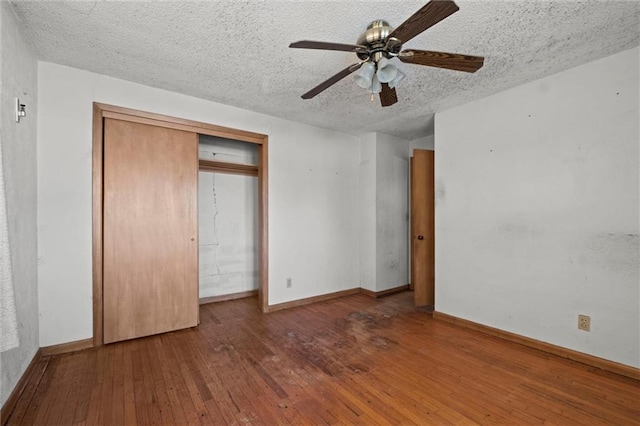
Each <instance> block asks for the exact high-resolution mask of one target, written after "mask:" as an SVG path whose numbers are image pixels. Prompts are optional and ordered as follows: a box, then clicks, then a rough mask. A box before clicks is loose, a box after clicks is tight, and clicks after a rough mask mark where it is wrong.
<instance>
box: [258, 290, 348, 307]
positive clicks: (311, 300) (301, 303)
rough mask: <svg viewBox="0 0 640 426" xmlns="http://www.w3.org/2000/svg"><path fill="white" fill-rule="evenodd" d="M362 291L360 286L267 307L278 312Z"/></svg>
mask: <svg viewBox="0 0 640 426" xmlns="http://www.w3.org/2000/svg"><path fill="white" fill-rule="evenodd" d="M356 293H360V287H356V288H350V289H348V290H342V291H336V292H334V293H327V294H321V295H319V296H312V297H307V298H304V299H298V300H292V301H291V302H284V303H277V304H275V305H270V306H268V307H267V312H276V311H281V310H283V309H289V308H296V307H298V306H304V305H310V304H312V303H318V302H324V301H325V300H331V299H337V298H338V297H344V296H349V295H351V294H356Z"/></svg>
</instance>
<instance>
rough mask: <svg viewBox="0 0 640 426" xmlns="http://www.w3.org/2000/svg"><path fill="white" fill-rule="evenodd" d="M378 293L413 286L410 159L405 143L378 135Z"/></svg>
mask: <svg viewBox="0 0 640 426" xmlns="http://www.w3.org/2000/svg"><path fill="white" fill-rule="evenodd" d="M376 142H377V144H376V145H377V146H376V147H377V153H376V194H377V195H376V231H377V232H376V281H377V284H376V291H384V290H388V289H390V288H394V287H399V286H402V285H406V284H409V269H408V267H409V253H408V246H407V235H408V232H409V216H408V214H409V157H410V144H409V142H408V141H406V140H404V139H399V138H395V137H392V136H388V135H384V134H382V133H378V134H377V138H376Z"/></svg>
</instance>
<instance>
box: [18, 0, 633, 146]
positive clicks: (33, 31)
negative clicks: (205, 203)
mask: <svg viewBox="0 0 640 426" xmlns="http://www.w3.org/2000/svg"><path fill="white" fill-rule="evenodd" d="M424 3H425V1H415V0H403V1H369V2H364V1H340V2H331V1H322V2H320V1H303V0H292V1H231V0H226V1H202V2H199V1H193V2H177V1H169V2H102V1H96V2H94V1H90V2H87V1H79V2H52V1H46V2H39V1H13V2H12V5H13V7H14V8H15V10H16V12H17V14H18V16H19V17H20V19H21V20H22V23H23V25H24V29H25V32H26V34H27V35H28V37H29V38H30V40H31V42H32V43H33V45H34V46H35V49H36V50H37V53H38V56H39V59H41V60H44V61H49V62H54V63H58V64H62V65H68V66H71V67H75V68H80V69H83V70H88V71H92V72H96V73H100V74H105V75H108V76H112V77H116V78H121V79H125V80H129V81H133V82H137V83H141V84H145V85H149V86H153V87H158V88H162V89H166V90H171V91H174V92H179V93H184V94H187V95H192V96H196V97H199V98H203V99H208V100H211V101H215V102H220V103H223V104H228V105H233V106H237V107H240V108H244V109H248V110H251V111H256V112H261V113H266V114H270V115H273V116H277V117H282V118H287V119H290V120H294V121H298V122H302V123H308V124H312V125H315V126H319V127H325V128H330V129H334V130H338V131H342V132H346V133H351V134H356V135H358V134H361V133H363V132H382V133H386V134H389V135H393V136H398V137H402V138H405V139H416V138H419V137H423V136H426V135H429V134H432V133H433V114H434V113H435V112H440V111H443V110H445V109H448V108H451V107H453V106H457V105H460V104H463V103H466V102H468V101H471V100H475V99H478V98H482V97H484V96H487V95H489V94H493V93H496V92H499V91H502V90H505V89H507V88H510V87H514V86H517V85H520V84H523V83H526V82H529V81H532V80H536V79H539V78H541V77H544V76H548V75H551V74H555V73H557V72H559V71H562V70H565V69H568V68H571V67H575V66H577V65H581V64H583V63H586V62H590V61H593V60H596V59H599V58H601V57H605V56H609V55H612V54H614V53H616V52H619V51H622V50H625V49H630V48H632V47H635V46H637V45H638V44H639V43H640V2H637V1H627V2H619V1H566V0H563V1H549V2H547V1H545V2H542V1H508V2H506V1H459V2H457V3H458V5H459V6H460V11H458V12H457V13H455V14H454V15H452V16H450V17H449V18H447V19H445V20H444V21H442V22H440V23H438V24H437V25H435V26H434V27H432V28H430V29H428V30H427V31H425V32H424V33H422V34H421V35H419V36H417V37H416V38H414V39H413V40H411V41H409V42H408V43H407V44H406V45H405V48H415V49H425V50H436V51H445V52H453V53H466V54H471V55H477V56H484V57H485V66H484V68H482V69H481V70H480V71H478V72H477V73H475V74H466V73H461V72H457V71H450V70H442V69H437V68H430V67H422V66H415V65H408V64H401V63H400V62H399V61H398V60H397V59H396V60H394V61H396V62H397V63H398V64H399V67H400V69H402V71H403V72H404V73H405V74H406V75H407V78H406V79H405V80H404V81H403V84H402V85H401V87H399V88H398V97H399V102H398V103H397V104H395V105H394V106H392V107H388V108H381V107H380V104H379V101H378V100H377V99H376V100H375V101H374V102H373V103H371V102H370V101H369V95H368V93H366V92H365V91H363V90H362V89H360V88H359V87H357V86H356V85H355V84H354V83H353V81H352V79H351V77H347V78H346V79H344V80H342V81H341V82H339V83H337V84H336V85H334V86H333V87H331V88H329V89H328V90H326V91H325V92H323V93H321V94H320V95H318V96H317V97H315V98H314V99H312V100H307V101H305V100H302V99H301V98H300V95H301V94H302V93H304V92H306V91H307V90H309V89H311V88H312V87H314V86H316V85H317V84H319V83H320V82H322V81H324V80H325V79H327V78H328V77H330V76H331V75H333V74H335V73H337V72H338V71H340V70H342V69H343V68H345V67H346V66H348V65H349V64H351V63H354V62H356V61H357V58H356V55H355V54H351V53H345V52H328V51H313V50H300V49H289V48H288V45H289V43H290V42H293V41H297V40H302V39H311V40H321V41H335V42H343V43H353V42H355V40H356V38H357V37H358V35H359V34H360V33H361V32H362V31H363V30H364V29H365V27H366V25H367V24H368V23H369V22H371V21H372V20H374V19H380V18H382V19H386V20H388V21H389V22H390V23H391V25H392V26H397V25H399V24H400V23H401V22H403V21H404V20H405V19H406V18H408V17H409V16H410V15H411V14H413V13H414V12H415V11H416V10H418V9H419V8H420V7H421V6H422V5H423V4H424ZM586 90H588V88H586ZM211 121H212V122H215V117H212V119H211Z"/></svg>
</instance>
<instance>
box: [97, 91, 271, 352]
mask: <svg viewBox="0 0 640 426" xmlns="http://www.w3.org/2000/svg"><path fill="white" fill-rule="evenodd" d="M207 138H209V139H207ZM200 139H203V140H205V144H204V145H205V146H206V145H207V144H206V141H207V140H217V141H226V142H225V143H227V145H229V144H231V145H232V144H233V143H236V141H241V142H242V143H244V144H245V145H246V146H245V148H244V150H245V154H246V155H250V156H251V157H252V158H251V161H250V163H252V164H239V165H231V166H229V164H228V163H227V162H224V161H222V162H221V161H215V160H214V161H207V160H205V165H204V168H205V169H207V168H209V169H216V168H222V169H225V172H224V176H228V175H229V174H238V175H240V176H237V177H239V178H241V179H247V178H251V179H253V181H251V182H244V183H242V184H241V185H240V186H237V185H236V186H235V187H231V188H230V189H231V191H235V190H237V188H239V187H242V188H245V191H247V194H246V195H245V196H244V197H242V198H241V199H242V200H245V201H247V200H248V201H247V203H248V204H250V206H248V207H247V206H244V207H247V208H250V209H252V210H253V211H254V214H253V215H252V217H251V219H250V220H251V226H248V227H247V226H245V227H244V228H246V229H247V230H248V231H247V232H248V233H250V234H251V235H250V236H247V238H250V239H251V241H252V242H251V244H239V245H238V247H230V246H227V247H221V248H222V250H221V251H219V252H216V253H215V255H216V257H217V258H216V259H214V261H219V263H218V264H217V265H215V262H214V266H216V268H217V269H216V272H219V274H218V275H220V277H218V278H222V279H223V280H224V279H228V278H233V277H234V274H235V275H236V276H237V273H236V272H237V271H233V270H231V271H229V270H228V268H227V267H228V266H229V265H228V264H225V263H224V262H225V258H224V256H227V260H229V259H231V260H230V262H227V263H232V264H233V263H234V262H235V263H237V262H238V261H239V259H240V258H242V256H240V255H241V254H242V253H240V252H242V251H243V250H244V251H246V253H244V254H246V255H247V256H244V258H245V259H248V261H247V262H248V263H249V264H250V265H244V266H243V267H242V268H241V269H242V271H243V274H244V275H243V276H242V280H240V281H239V282H240V283H241V287H240V288H241V291H251V292H254V293H255V292H257V290H258V289H259V290H260V291H259V303H260V307H261V309H262V310H263V311H266V310H267V307H268V301H267V294H266V293H267V292H266V289H267V278H266V277H267V247H268V246H267V232H266V230H267V179H266V176H267V175H266V171H267V137H266V136H265V135H260V134H256V133H251V132H245V131H241V130H236V129H230V128H225V127H221V126H215V125H211V124H206V123H200V122H195V121H190V120H184V119H179V118H173V117H168V116H162V115H158V114H152V113H146V112H141V111H135V110H130V109H127V108H122V107H116V106H110V105H104V104H98V103H95V104H94V128H93V313H94V345H100V344H103V343H111V342H117V341H121V340H127V339H133V338H137V337H143V336H149V335H154V334H158V333H164V332H168V331H173V330H179V329H183V328H188V327H194V326H196V325H197V324H198V306H199V292H200V291H199V236H198V233H199V232H198V223H199V219H198V178H199V173H203V172H202V169H203V165H202V163H203V161H202V160H201V159H199V141H200ZM200 145H202V144H200ZM227 148H228V147H227ZM227 148H224V149H222V151H225V149H226V150H227V151H229V149H227ZM216 149H217V150H218V151H220V148H219V147H218V148H216ZM234 149H235V148H233V149H231V151H230V152H232V151H233V150H234ZM205 151H206V150H205ZM243 163H246V161H244V162H243ZM229 167H230V168H231V169H233V170H231V171H229V170H228V169H229ZM234 170H235V171H234ZM238 170H239V171H238ZM209 171H211V170H209ZM209 174H210V175H211V173H209ZM210 188H211V189H213V185H210ZM249 192H250V194H249ZM217 195H220V196H221V197H222V193H220V194H217ZM227 198H228V199H229V200H231V199H232V198H234V197H228V196H227ZM235 198H237V197H235ZM214 201H215V200H214ZM220 201H222V200H220ZM247 203H245V204H247ZM236 204H237V203H236ZM232 207H233V206H232ZM244 207H243V208H244ZM233 208H236V209H237V208H238V206H237V205H236V206H235V207H233ZM233 214H234V213H233V209H232V211H231V213H230V214H227V218H226V219H225V220H226V221H227V222H225V224H226V225H229V226H227V227H226V229H220V228H217V229H216V230H215V233H214V235H213V237H214V243H216V244H219V243H220V241H221V239H223V237H225V233H227V234H233V233H234V232H236V233H237V232H238V229H239V228H240V225H239V223H238V221H235V222H234V220H231V219H233ZM215 215H216V213H215V212H214V216H215ZM216 219H222V218H216ZM234 223H235V225H234ZM217 225H218V224H216V226H217ZM226 225H225V226H226ZM245 225H246V224H245ZM234 226H236V228H234ZM225 238H226V237H225ZM215 239H217V241H216V240H215ZM236 249H237V250H239V251H238V252H237V253H230V251H231V252H232V251H233V250H236ZM229 254H231V255H232V256H231V257H230V258H229V257H228V255H229ZM225 268H227V269H225ZM218 281H220V279H219V280H218ZM236 281H237V280H236ZM227 290H228V289H227ZM232 290H233V291H234V292H235V289H232Z"/></svg>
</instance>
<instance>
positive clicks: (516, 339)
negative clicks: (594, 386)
mask: <svg viewBox="0 0 640 426" xmlns="http://www.w3.org/2000/svg"><path fill="white" fill-rule="evenodd" d="M433 318H435V319H438V320H440V321H444V322H448V323H450V324H454V325H458V326H460V327H465V328H469V329H471V330H476V331H479V332H481V333H485V334H489V335H491V336H494V337H499V338H501V339H504V340H508V341H510V342H513V343H518V344H520V345H523V346H527V347H530V348H533V349H537V350H539V351H543V352H547V353H550V354H553V355H557V356H559V357H562V358H568V359H570V360H572V361H577V362H581V363H582V364H586V365H589V366H591V367H596V368H600V369H602V370H605V371H608V372H611V373H615V374H619V375H621V376H625V377H629V378H631V379H635V380H640V369H638V368H635V367H631V366H628V365H624V364H620V363H617V362H615V361H609V360H607V359H604V358H600V357H597V356H594V355H589V354H585V353H583V352H578V351H574V350H573V349H568V348H563V347H562V346H557V345H553V344H551V343H546V342H542V341H540V340H536V339H532V338H530V337H525V336H521V335H519V334H516V333H511V332H509V331H505V330H500V329H498V328H494V327H489V326H488V325H484V324H479V323H477V322H473V321H469V320H466V319H464V318H459V317H455V316H453V315H449V314H445V313H442V312H438V311H434V312H433Z"/></svg>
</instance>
